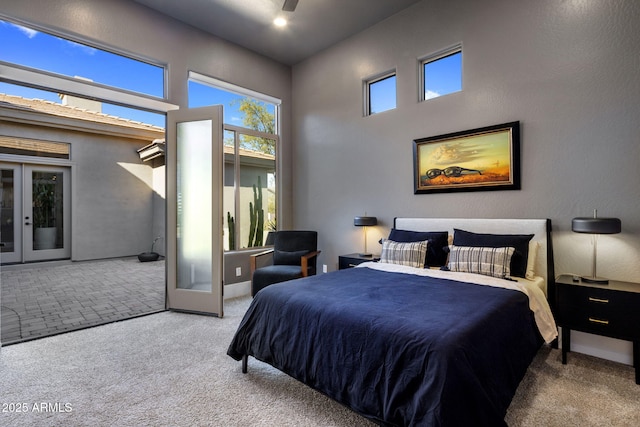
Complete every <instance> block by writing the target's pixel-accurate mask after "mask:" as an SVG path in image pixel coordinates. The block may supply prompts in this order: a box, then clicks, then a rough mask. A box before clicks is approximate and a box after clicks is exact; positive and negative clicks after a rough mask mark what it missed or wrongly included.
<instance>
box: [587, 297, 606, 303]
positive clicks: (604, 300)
mask: <svg viewBox="0 0 640 427" xmlns="http://www.w3.org/2000/svg"><path fill="white" fill-rule="evenodd" d="M589 301H592V302H602V303H604V304H608V303H609V300H608V299H601V298H593V297H589Z"/></svg>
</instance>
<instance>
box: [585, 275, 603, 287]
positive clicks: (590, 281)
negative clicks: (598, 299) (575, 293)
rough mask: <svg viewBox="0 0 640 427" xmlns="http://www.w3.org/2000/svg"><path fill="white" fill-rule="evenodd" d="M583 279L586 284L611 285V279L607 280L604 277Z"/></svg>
mask: <svg viewBox="0 0 640 427" xmlns="http://www.w3.org/2000/svg"><path fill="white" fill-rule="evenodd" d="M581 279H582V281H583V282H586V283H596V284H598V285H608V284H609V279H605V278H604V277H593V276H586V277H585V276H582V277H581Z"/></svg>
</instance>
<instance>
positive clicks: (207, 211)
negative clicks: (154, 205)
mask: <svg viewBox="0 0 640 427" xmlns="http://www.w3.org/2000/svg"><path fill="white" fill-rule="evenodd" d="M166 155H167V236H168V239H169V240H168V242H169V244H168V246H167V274H168V276H167V286H168V288H167V307H168V308H169V309H173V310H181V311H190V312H198V313H207V314H214V315H218V316H222V265H223V264H222V250H223V245H222V235H223V229H222V227H223V221H222V193H223V177H222V174H223V172H222V171H223V139H222V107H219V106H218V107H203V108H196V109H190V110H178V111H171V112H169V113H168V115H167V154H166Z"/></svg>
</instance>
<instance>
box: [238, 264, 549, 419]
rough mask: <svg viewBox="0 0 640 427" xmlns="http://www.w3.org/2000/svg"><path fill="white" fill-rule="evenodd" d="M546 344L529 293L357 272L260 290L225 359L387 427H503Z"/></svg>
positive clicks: (367, 270) (332, 274) (358, 269)
mask: <svg viewBox="0 0 640 427" xmlns="http://www.w3.org/2000/svg"><path fill="white" fill-rule="evenodd" d="M541 343H542V339H541V338H540V335H539V333H538V331H537V328H536V325H535V322H534V319H533V314H532V313H531V311H530V310H529V304H528V298H527V296H526V295H524V294H523V293H521V292H518V291H513V290H507V289H501V288H493V287H489V286H480V285H473V284H469V283H463V282H457V281H453V280H445V279H433V278H426V277H420V276H414V275H408V274H400V273H389V272H383V271H376V270H372V269H368V268H352V269H348V270H341V271H337V272H333V273H328V274H322V275H319V276H312V277H308V278H305V279H299V280H294V281H290V282H284V283H280V284H276V285H272V286H269V287H267V288H265V289H263V290H262V291H260V292H258V294H256V296H255V298H254V300H253V302H252V304H251V306H250V307H249V309H248V311H247V313H246V314H245V316H244V319H243V320H242V322H241V324H240V326H239V327H238V330H237V332H236V334H235V336H234V338H233V341H232V342H231V345H230V346H229V349H228V352H227V353H228V354H229V356H231V357H233V358H234V359H236V360H240V359H241V358H242V357H243V356H245V355H250V356H253V357H255V358H256V359H258V360H261V361H263V362H266V363H269V364H271V365H273V366H274V367H276V368H278V369H280V370H281V371H283V372H285V373H287V374H289V375H290V376H292V377H293V378H296V379H298V380H300V381H302V382H303V383H305V384H307V385H309V386H310V387H312V388H314V389H316V390H318V391H320V392H322V393H324V394H326V395H327V396H329V397H331V398H332V399H334V400H336V401H338V402H340V403H342V404H344V405H346V406H348V407H350V408H351V409H353V410H354V411H356V412H358V413H360V414H361V415H363V416H365V417H367V418H369V419H372V420H373V421H375V422H377V423H379V424H383V425H398V426H499V425H505V422H504V416H505V414H506V410H507V408H508V406H509V404H510V402H511V399H512V397H513V395H514V393H515V390H516V388H517V387H518V384H519V382H520V380H521V379H522V377H523V376H524V374H525V372H526V370H527V367H528V366H529V364H530V363H531V360H532V359H533V357H534V356H535V354H536V352H537V350H538V348H539V347H540V345H541Z"/></svg>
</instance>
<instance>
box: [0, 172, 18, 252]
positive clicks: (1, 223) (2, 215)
mask: <svg viewBox="0 0 640 427" xmlns="http://www.w3.org/2000/svg"><path fill="white" fill-rule="evenodd" d="M21 178H22V168H21V166H20V165H13V164H1V165H0V242H1V243H2V245H1V246H0V251H1V254H0V262H2V263H15V262H20V261H22V237H21V231H22V229H21V224H22V223H21V221H20V216H21V213H20V208H21V207H22V206H21V204H20V199H21V196H20V193H19V192H20V191H21V188H22V184H21Z"/></svg>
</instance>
